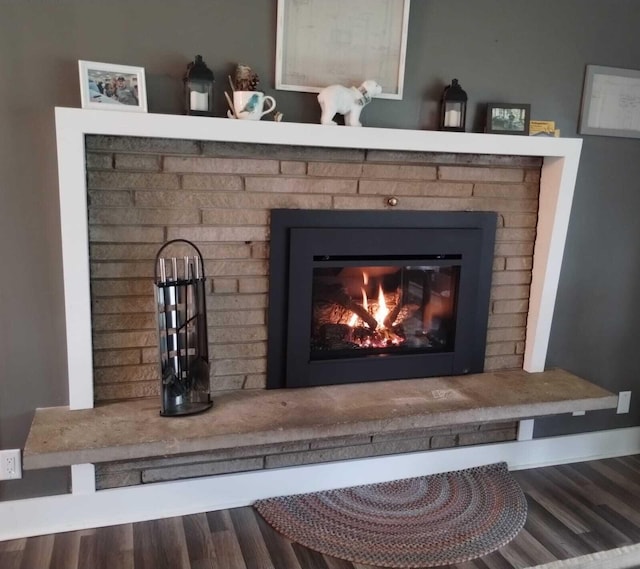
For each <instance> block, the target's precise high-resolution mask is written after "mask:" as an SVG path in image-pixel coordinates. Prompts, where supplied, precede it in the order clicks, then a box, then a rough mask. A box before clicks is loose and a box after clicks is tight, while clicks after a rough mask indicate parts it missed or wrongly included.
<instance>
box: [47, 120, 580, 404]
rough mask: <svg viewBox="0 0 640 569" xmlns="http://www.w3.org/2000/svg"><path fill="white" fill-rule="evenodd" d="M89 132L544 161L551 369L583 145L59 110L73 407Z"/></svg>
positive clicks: (533, 335) (85, 392)
mask: <svg viewBox="0 0 640 569" xmlns="http://www.w3.org/2000/svg"><path fill="white" fill-rule="evenodd" d="M86 134H102V135H114V136H140V137H155V138H173V139H189V140H206V141H227V142H246V143H257V144H284V145H298V146H324V147H333V148H360V149H377V150H409V151H424V152H444V153H466V154H469V153H470V154H496V155H522V156H541V157H543V167H542V176H541V182H540V207H539V212H538V213H539V215H538V227H537V238H536V243H535V249H534V263H533V273H532V283H531V295H530V300H529V313H528V318H527V337H526V344H525V359H524V369H525V370H526V371H529V372H536V371H544V365H545V360H546V354H547V346H548V343H549V334H550V331H551V321H552V318H553V310H554V306H555V298H556V291H557V288H558V280H559V278H560V267H561V264H562V256H563V253H564V244H565V239H566V234H567V228H568V225H569V215H570V213H571V203H572V200H573V193H574V187H575V181H576V176H577V171H578V163H579V160H580V150H581V147H582V140H581V139H573V138H538V137H527V136H512V135H498V134H475V133H457V132H439V131H420V130H398V129H382V128H368V127H365V128H353V127H344V126H327V125H318V124H302V123H277V122H275V121H237V120H229V119H221V118H208V117H192V116H178V115H159V114H143V113H120V112H106V111H99V110H87V109H68V108H56V136H57V147H58V172H59V174H58V177H59V191H60V222H61V227H62V256H63V269H64V290H65V311H66V312H65V314H66V325H67V326H66V329H67V361H68V369H69V405H70V408H71V409H83V408H90V407H92V406H93V367H92V353H91V303H90V294H89V243H88V227H87V215H86V193H87V191H86V179H85V146H84V136H85V135H86Z"/></svg>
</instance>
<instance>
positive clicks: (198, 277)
mask: <svg viewBox="0 0 640 569" xmlns="http://www.w3.org/2000/svg"><path fill="white" fill-rule="evenodd" d="M173 243H186V244H187V245H189V246H190V247H192V248H193V249H195V251H196V253H198V259H200V268H201V270H202V274H201V275H194V278H196V279H204V278H206V275H205V274H204V260H203V259H202V253H201V252H200V249H198V247H196V245H195V244H194V243H192V242H191V241H187V240H186V239H172V240H171V241H167V242H166V243H165V244H164V245H163V246H162V247H160V249H159V250H158V252H157V253H156V261H155V265H154V277H155V282H156V283H162V282H165V281H164V280H161V279H159V278H158V264H159V263H158V261H159V260H160V258H161V254H162V251H164V250H165V249H166V248H167V246H169V245H172V244H173ZM196 269H197V266H196ZM195 272H197V271H195ZM173 277H174V279H175V280H176V281H177V280H178V278H177V275H173ZM185 280H189V276H188V275H187V274H185Z"/></svg>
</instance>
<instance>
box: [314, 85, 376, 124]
mask: <svg viewBox="0 0 640 569" xmlns="http://www.w3.org/2000/svg"><path fill="white" fill-rule="evenodd" d="M380 93H382V87H381V86H380V85H378V84H377V83H376V82H375V81H373V80H371V79H367V80H366V81H365V82H364V83H362V85H360V87H357V88H356V87H344V86H343V85H329V87H325V88H324V89H322V91H320V93H319V94H318V103H320V108H321V109H322V116H321V117H320V124H337V123H336V122H335V121H334V120H333V117H334V116H335V114H336V113H340V114H341V115H344V123H345V124H346V125H347V126H362V123H361V122H360V113H361V112H362V109H364V107H365V106H366V105H368V104H369V103H370V102H371V99H373V97H376V96H377V95H379V94H380Z"/></svg>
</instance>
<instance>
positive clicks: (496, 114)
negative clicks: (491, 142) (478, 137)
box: [485, 103, 531, 136]
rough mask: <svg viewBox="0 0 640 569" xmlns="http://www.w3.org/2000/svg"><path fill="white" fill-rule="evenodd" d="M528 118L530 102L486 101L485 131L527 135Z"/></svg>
mask: <svg viewBox="0 0 640 569" xmlns="http://www.w3.org/2000/svg"><path fill="white" fill-rule="evenodd" d="M530 119H531V105H530V104H522V103H488V104H487V123H486V127H485V132H486V133H488V134H515V135H522V136H529V120H530Z"/></svg>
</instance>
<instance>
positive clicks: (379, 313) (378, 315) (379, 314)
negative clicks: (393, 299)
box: [373, 286, 389, 329]
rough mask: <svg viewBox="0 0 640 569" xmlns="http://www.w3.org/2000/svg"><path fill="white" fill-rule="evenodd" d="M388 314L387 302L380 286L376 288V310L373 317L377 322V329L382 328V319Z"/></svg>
mask: <svg viewBox="0 0 640 569" xmlns="http://www.w3.org/2000/svg"><path fill="white" fill-rule="evenodd" d="M388 314H389V308H388V307H387V303H386V301H385V299H384V292H382V286H380V287H379V288H378V310H376V312H375V314H374V315H373V317H374V318H375V319H376V321H377V322H378V329H382V328H384V327H385V326H384V319H385V318H386V317H387V315H388Z"/></svg>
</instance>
